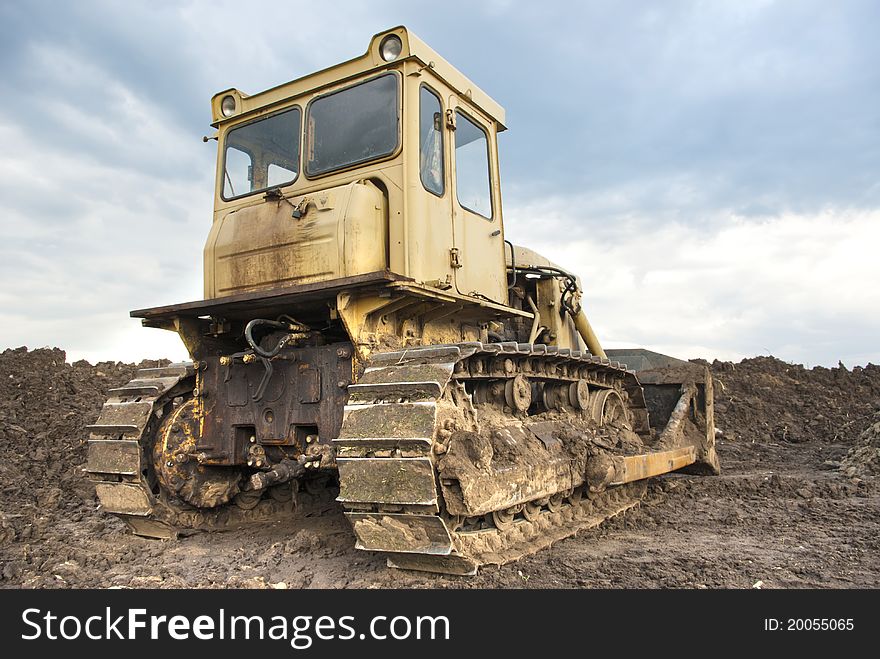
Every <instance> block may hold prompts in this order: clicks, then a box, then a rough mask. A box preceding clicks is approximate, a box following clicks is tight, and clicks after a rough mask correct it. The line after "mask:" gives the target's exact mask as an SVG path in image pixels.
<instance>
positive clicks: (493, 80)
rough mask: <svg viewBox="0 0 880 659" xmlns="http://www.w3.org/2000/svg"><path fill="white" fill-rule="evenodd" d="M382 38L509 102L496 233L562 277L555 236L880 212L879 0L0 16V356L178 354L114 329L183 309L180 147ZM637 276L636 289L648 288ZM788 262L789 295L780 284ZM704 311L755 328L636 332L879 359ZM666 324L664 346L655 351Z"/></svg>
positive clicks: (45, 10)
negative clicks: (422, 46)
mask: <svg viewBox="0 0 880 659" xmlns="http://www.w3.org/2000/svg"><path fill="white" fill-rule="evenodd" d="M342 13H344V14H345V16H346V20H345V22H344V25H342V26H340V24H339V20H338V19H339V16H340V14H342ZM398 23H405V24H407V25H409V27H411V28H412V29H413V30H414V31H416V32H417V33H418V34H419V35H420V36H421V37H422V38H424V39H425V40H426V41H427V42H428V43H430V44H431V45H432V46H433V47H435V48H436V49H437V50H438V51H439V52H440V53H441V54H443V55H444V56H445V57H447V58H448V59H449V60H450V61H451V62H452V63H453V64H455V65H456V66H458V67H459V68H460V69H461V70H462V71H464V72H465V73H466V74H467V75H468V76H469V77H471V78H472V79H473V80H474V81H476V82H477V83H478V84H479V85H480V86H481V87H483V88H484V89H486V91H488V92H489V93H490V94H492V95H493V96H494V97H495V98H496V99H497V100H499V101H500V102H501V103H502V105H504V106H505V107H506V108H507V111H508V124H509V126H510V128H511V130H510V132H509V133H507V134H505V135H503V136H502V138H501V149H502V171H503V174H504V182H503V185H504V193H505V209H506V212H507V215H508V227H507V230H508V234H509V236H510V237H512V238H514V239H515V240H517V241H519V242H523V243H533V244H537V245H539V246H540V247H541V248H542V249H544V250H545V251H547V252H548V253H549V254H551V255H552V256H554V257H557V255H558V258H570V259H572V260H573V261H574V263H572V267H577V266H578V261H579V260H580V259H578V258H577V257H572V253H571V251H570V250H569V249H568V248H567V247H565V248H564V247H563V246H561V244H560V240H558V239H557V238H554V239H553V240H547V239H546V238H545V237H546V236H547V235H549V234H550V233H551V232H552V233H553V234H554V235H555V236H558V237H561V238H562V239H563V241H564V242H566V243H568V242H572V241H573V240H575V241H578V240H588V241H589V242H588V243H583V245H582V253H587V252H588V251H589V250H595V249H602V248H603V247H604V248H605V249H606V251H607V252H609V253H614V254H615V255H617V257H618V258H619V259H622V260H623V263H622V265H623V266H624V268H623V269H624V270H628V269H629V265H628V264H627V263H626V259H627V256H626V249H624V248H625V247H626V246H627V244H628V243H633V245H632V250H631V251H632V252H634V253H641V252H642V250H643V249H646V248H645V246H644V245H642V242H643V240H644V239H643V237H642V236H646V235H647V236H651V235H654V234H653V233H652V231H657V230H659V229H662V228H663V227H680V226H684V227H687V229H688V231H691V232H693V235H695V236H699V237H700V239H701V240H703V241H704V242H705V243H706V244H712V245H714V246H715V248H716V249H720V248H721V246H720V243H719V242H718V240H717V237H718V236H719V235H724V234H723V232H724V231H726V230H727V229H728V228H729V227H730V226H731V225H732V223H733V222H734V220H733V219H732V218H735V222H739V223H741V222H751V223H754V224H755V226H758V227H760V226H764V225H767V226H768V227H771V228H768V230H767V235H768V236H771V235H775V234H773V231H774V230H773V229H772V227H776V226H778V225H779V222H781V221H782V220H780V218H783V217H788V216H789V215H790V214H800V215H802V216H803V217H805V218H816V217H819V216H822V217H825V216H823V215H822V214H823V213H824V214H826V215H827V219H826V220H823V221H825V222H827V223H829V224H830V225H831V226H839V227H841V228H850V227H852V226H854V225H853V224H852V223H848V220H845V218H847V217H850V215H851V214H853V213H856V214H858V213H862V212H868V213H870V212H874V211H876V210H877V209H878V208H880V118H878V114H877V108H878V107H880V67H877V66H876V63H877V62H878V61H880V40H878V39H877V38H876V35H877V33H878V27H880V5H877V3H874V2H870V1H867V0H866V1H864V2H858V1H844V2H837V3H825V2H819V1H817V0H807V1H802V2H795V1H789V2H768V1H763V0H756V1H751V2H741V3H721V2H718V3H703V2H685V1H681V2H666V3H662V4H657V3H649V2H625V3H618V4H615V5H611V4H608V3H598V2H590V3H559V4H553V3H546V2H545V3H540V4H539V5H536V4H534V3H512V2H498V1H496V2H491V3H487V4H481V5H475V4H474V3H452V4H450V3H446V4H444V5H443V7H442V8H440V7H438V6H437V5H427V4H423V5H414V4H413V3H411V2H405V1H403V0H399V1H392V2H384V3H383V2H376V3H370V4H369V5H368V6H367V5H364V4H363V3H354V2H352V3H349V4H347V5H346V6H345V7H344V8H340V7H339V6H338V5H336V4H334V5H333V6H327V7H323V6H316V5H315V4H314V3H310V2H289V3H277V2H255V3H248V5H247V6H246V7H244V6H242V5H240V4H239V3H233V2H220V3H211V2H197V1H193V2H181V3H177V4H173V3H117V2H109V1H103V2H102V1H92V2H77V3H55V2H48V1H46V0H43V1H36V2H18V3H16V2H6V3H3V4H2V5H0V95H2V98H3V99H4V103H3V104H2V105H0V143H2V145H3V147H4V148H3V149H2V150H0V228H2V230H3V232H4V236H5V240H4V243H3V245H2V246H0V276H2V278H3V285H2V287H0V302H2V306H3V310H2V312H0V317H2V318H0V320H2V321H3V324H2V327H3V329H2V330H0V343H3V344H4V345H18V344H23V343H28V344H31V345H38V344H43V343H46V344H58V345H61V346H65V347H68V348H70V349H72V351H73V353H74V354H76V355H85V356H89V357H98V356H101V357H112V356H119V357H124V358H133V357H137V356H156V354H157V353H156V352H153V351H156V350H161V351H168V350H173V349H176V348H172V346H176V344H175V343H174V337H173V336H167V337H166V336H164V335H163V334H162V333H157V332H153V331H151V332H146V331H144V330H140V329H139V328H138V327H137V323H136V322H134V321H131V320H128V319H127V318H126V315H127V311H128V309H130V308H134V307H141V306H149V305H152V304H162V303H168V302H174V301H181V300H184V299H193V298H197V297H199V296H200V294H201V287H200V271H201V255H200V249H201V246H202V244H203V241H204V238H205V236H206V235H207V231H208V227H209V223H210V212H211V193H212V181H211V177H212V176H213V158H214V148H215V146H214V143H211V144H210V145H204V144H202V143H201V140H200V139H199V138H200V137H201V135H203V134H206V133H207V132H208V131H209V130H210V128H209V127H208V122H209V120H210V117H209V106H208V101H209V98H210V96H211V95H212V94H213V93H215V92H216V91H218V90H220V89H223V88H226V87H229V86H235V87H239V88H241V89H243V90H244V91H251V92H254V91H259V90H260V89H262V88H266V87H270V86H273V85H276V84H279V83H281V82H284V81H286V80H289V79H292V78H295V77H298V76H300V75H303V74H305V73H308V72H310V71H312V70H315V69H317V68H321V67H324V66H329V65H331V64H333V63H335V62H337V61H340V60H342V59H346V58H348V57H351V56H354V55H356V54H359V53H360V52H362V51H363V49H364V47H365V46H366V44H367V41H368V39H369V36H370V35H371V34H373V33H374V32H377V31H379V30H381V29H384V28H386V27H388V26H391V25H396V24H398ZM848 214H849V215H848ZM859 217H863V216H859ZM841 218H844V219H841ZM786 221H787V220H786ZM811 222H812V220H810V221H807V220H804V221H803V223H802V225H798V226H804V227H805V228H806V229H807V230H812V229H810V227H814V226H815V225H814V224H811ZM858 226H860V227H864V226H867V225H866V224H864V223H861V224H858ZM536 227H537V228H539V230H540V235H536ZM749 235H752V234H749ZM754 235H756V236H760V235H761V234H760V232H759V233H758V234H754ZM658 239H660V238H659V237H658ZM768 239H769V238H768ZM826 240H827V238H826ZM578 244H581V243H578ZM743 249H745V248H743ZM840 249H841V250H843V249H844V247H840ZM747 254H748V251H747V250H746V251H745V252H744V257H745V256H747ZM837 257H838V258H839V261H835V262H834V263H831V264H829V267H835V268H837V269H840V268H843V270H844V271H847V270H846V268H847V267H848V266H847V263H846V260H847V258H846V254H845V253H840V254H838V256H837ZM608 267H609V268H612V267H615V265H614V263H611V264H609V266H608ZM688 267H691V268H698V267H699V264H694V263H689V265H688ZM658 269H662V268H661V267H660V266H659V265H656V264H655V265H653V266H651V267H643V268H642V269H641V270H640V271H639V272H638V273H637V274H634V275H633V276H636V277H640V278H641V282H640V283H639V285H642V286H644V285H645V282H648V283H650V282H651V281H652V277H653V276H655V275H656V273H657V272H658ZM692 272H693V274H694V276H695V277H696V276H698V275H699V270H698V269H696V270H692ZM783 272H784V274H785V276H786V277H788V278H789V279H791V280H792V281H791V284H790V285H791V286H796V285H797V278H798V274H797V271H796V269H792V268H788V269H785V268H783ZM853 272H856V273H857V274H858V275H859V276H861V277H865V276H866V272H865V270H864V269H863V268H862V269H858V270H855V271H853ZM870 274H871V273H867V275H868V276H869V278H870ZM873 274H875V275H876V274H878V273H877V272H876V270H875V271H874V273H873ZM774 276H775V275H774ZM876 279H877V278H876V276H875V277H874V278H873V280H874V281H876ZM785 281H787V280H784V279H783V280H780V282H781V283H779V284H778V286H779V288H778V289H776V290H777V291H778V294H779V295H784V294H785V286H786V284H785ZM606 283H607V285H608V286H613V285H614V282H613V281H611V280H609V281H608V282H606ZM637 283H638V282H637ZM862 285H864V282H863V283H862ZM614 290H616V291H617V292H618V293H619V294H621V295H623V294H625V293H626V287H625V286H624V287H623V288H619V289H614ZM595 295H596V300H597V306H598V309H597V311H600V312H602V313H606V314H609V316H608V317H606V320H605V321H602V320H601V319H600V320H599V321H598V322H599V324H600V325H602V324H603V323H604V325H605V326H606V327H607V328H608V329H609V331H611V332H612V334H613V335H614V336H612V337H611V338H612V339H615V338H617V339H626V338H627V337H629V336H631V337H632V340H638V341H640V342H646V341H647V342H650V341H651V336H650V335H649V334H647V333H645V332H642V331H641V330H639V331H638V332H632V331H630V329H629V328H628V326H627V325H626V323H625V322H624V321H623V320H622V319H621V318H620V314H621V313H622V311H621V310H622V309H623V308H624V307H623V306H615V305H614V304H613V303H612V302H611V296H609V295H603V293H602V290H601V289H600V290H599V291H598V292H597V293H596V294H595ZM822 299H823V300H825V299H826V297H822ZM829 299H830V298H829ZM603 300H604V301H603ZM707 300H709V301H710V302H711V303H712V304H711V306H712V313H713V314H714V315H717V316H719V317H721V318H725V317H726V318H728V319H729V320H730V323H732V324H735V323H736V322H737V319H741V318H743V317H745V316H748V317H749V318H753V319H754V320H753V321H750V322H751V323H752V324H750V325H749V327H748V328H742V330H741V331H740V332H739V333H737V334H736V336H735V337H733V336H731V337H729V338H727V339H726V340H728V341H730V342H731V343H730V344H728V345H727V346H724V345H722V344H720V343H718V342H713V341H711V340H709V339H707V340H705V341H702V342H701V341H699V340H698V339H699V337H698V336H697V335H693V334H692V333H688V332H682V331H679V330H677V329H676V326H675V319H674V318H664V320H663V322H662V323H660V324H662V325H663V327H664V328H671V329H664V330H663V333H662V334H659V333H658V335H657V338H656V339H655V340H656V341H662V342H664V343H666V344H676V345H678V346H679V348H680V349H682V350H683V349H685V348H687V346H688V345H689V346H695V347H699V346H702V347H704V348H705V349H706V350H708V351H715V352H716V353H717V354H722V353H724V352H725V350H727V351H729V352H731V353H736V354H753V353H755V352H761V351H764V349H765V348H766V347H772V348H773V349H774V350H778V351H780V354H781V356H783V357H786V356H792V358H795V357H794V356H797V358H798V359H803V360H806V361H809V359H810V355H811V354H813V353H811V352H810V351H811V350H815V351H816V352H815V354H816V355H819V354H820V353H821V357H818V356H817V357H815V359H817V360H818V359H822V360H824V361H830V362H831V363H833V362H834V360H836V357H835V355H837V354H841V355H843V354H844V353H845V354H846V355H849V356H851V357H852V359H855V360H860V361H867V360H869V359H873V360H874V361H878V359H880V358H878V355H880V352H878V349H877V348H876V347H875V346H874V345H873V344H874V338H873V337H874V336H875V335H876V329H877V327H878V324H877V318H876V317H875V316H874V315H872V314H870V313H868V312H865V313H860V312H859V311H858V307H847V308H846V309H845V310H842V311H839V312H838V314H837V315H836V316H834V315H833V314H832V315H829V314H815V313H813V309H811V308H810V303H809V301H808V300H807V301H805V300H801V299H799V298H798V299H796V300H793V301H792V302H791V303H790V304H789V302H786V305H785V308H786V311H785V314H788V317H789V318H791V317H796V318H797V320H796V322H795V324H796V325H798V327H796V328H795V329H797V331H796V332H793V331H792V323H791V322H789V321H788V320H787V319H786V316H785V315H783V312H781V311H780V312H777V313H775V314H774V312H773V311H772V310H766V309H765V311H764V312H763V314H762V315H760V317H758V316H755V315H754V314H750V313H749V310H750V309H751V308H752V307H753V306H754V300H753V299H751V298H750V297H749V296H748V295H747V294H741V295H734V294H733V293H732V292H730V291H728V292H727V294H726V296H725V297H724V298H723V299H717V300H712V299H711V298H707ZM648 302H649V301H642V302H641V303H643V304H647V303H648ZM762 304H766V300H765V299H762ZM792 305H794V306H792ZM798 305H800V306H798ZM854 309H855V310H854ZM658 313H659V311H658ZM725 314H726V316H725ZM844 318H845V319H846V320H845V322H844V321H843V320H842V319H844ZM683 334H684V335H687V336H688V339H687V341H686V342H685V343H682V342H678V343H676V341H674V340H673V339H674V338H675V336H676V335H678V336H681V335H683ZM157 335H160V336H161V338H155V337H156V336H157ZM719 336H724V337H727V335H724V334H723V333H722V334H720V335H719ZM134 337H137V338H134ZM141 337H144V338H141ZM147 337H149V338H147ZM733 343H735V345H733ZM177 354H178V355H180V354H181V353H177ZM708 356H711V355H708Z"/></svg>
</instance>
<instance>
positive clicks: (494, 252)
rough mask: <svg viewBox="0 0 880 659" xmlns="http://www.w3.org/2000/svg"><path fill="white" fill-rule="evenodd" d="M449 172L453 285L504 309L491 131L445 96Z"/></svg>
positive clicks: (503, 270) (475, 115)
mask: <svg viewBox="0 0 880 659" xmlns="http://www.w3.org/2000/svg"><path fill="white" fill-rule="evenodd" d="M446 125H447V128H449V129H450V130H449V134H450V139H449V144H450V152H451V153H450V156H451V157H450V159H449V162H450V165H451V167H450V168H451V170H452V192H453V194H452V224H453V245H454V249H453V250H452V254H451V261H452V265H453V269H454V272H455V284H456V288H457V290H458V292H459V293H461V294H462V295H478V296H482V297H486V298H489V299H490V300H492V301H494V302H499V303H501V304H507V270H506V266H505V261H504V233H503V228H502V222H501V195H500V187H499V185H498V163H497V153H498V152H497V149H496V142H495V127H494V125H493V124H492V122H490V121H489V120H487V119H485V118H484V117H481V116H480V114H479V113H478V112H477V111H476V110H474V109H473V108H470V107H469V106H468V105H467V104H465V103H464V102H460V99H458V98H457V97H456V96H451V97H450V99H449V105H448V107H447V110H446Z"/></svg>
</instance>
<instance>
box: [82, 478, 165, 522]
mask: <svg viewBox="0 0 880 659" xmlns="http://www.w3.org/2000/svg"><path fill="white" fill-rule="evenodd" d="M95 491H96V493H97V495H98V499H99V500H100V501H101V505H102V506H104V509H105V510H107V511H109V512H111V513H122V514H125V515H138V516H141V517H143V516H146V515H149V514H150V513H152V512H153V506H152V504H151V503H150V500H149V498H148V497H147V493H146V492H145V491H144V490H143V488H141V487H140V486H138V485H132V484H130V483H97V484H96V485H95Z"/></svg>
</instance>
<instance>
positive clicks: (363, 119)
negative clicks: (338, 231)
mask: <svg viewBox="0 0 880 659" xmlns="http://www.w3.org/2000/svg"><path fill="white" fill-rule="evenodd" d="M398 114H399V113H398V104H397V76H396V75H395V74H393V73H386V74H385V75H381V76H379V77H378V78H373V79H372V80H367V81H366V82H361V83H358V84H356V85H353V86H351V87H346V88H345V89H342V90H340V91H337V92H331V93H330V94H327V95H325V96H320V97H318V98H316V99H315V100H314V101H312V102H311V103H310V104H309V108H308V142H307V144H308V158H307V159H306V174H308V175H309V176H315V175H318V174H325V173H327V172H332V171H335V170H337V169H343V168H345V167H349V166H351V165H356V164H360V163H363V162H366V161H368V160H374V159H376V158H382V157H384V156H389V155H391V154H392V153H394V151H395V150H396V149H397V143H398V133H399V130H398V123H399V120H400V118H399V116H398Z"/></svg>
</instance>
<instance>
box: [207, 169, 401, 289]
mask: <svg viewBox="0 0 880 659" xmlns="http://www.w3.org/2000/svg"><path fill="white" fill-rule="evenodd" d="M257 197H259V198H260V200H261V201H263V203H260V204H258V205H253V206H246V207H243V208H241V209H239V210H238V211H236V212H234V213H228V214H226V215H223V216H222V217H220V219H219V220H218V221H217V222H215V223H214V225H213V227H212V229H211V233H210V235H209V237H208V242H207V245H206V246H205V298H208V299H210V298H217V297H222V296H226V295H235V294H237V293H245V292H250V291H259V290H273V289H275V288H278V287H279V286H285V285H290V284H306V283H311V282H315V281H326V280H330V279H338V278H342V277H348V276H352V275H359V274H364V273H368V272H377V271H380V270H385V269H386V268H387V267H388V263H387V260H388V259H387V244H388V223H387V219H386V218H387V214H388V208H387V200H386V197H385V195H384V194H382V192H381V191H380V190H379V188H378V187H377V186H376V185H375V184H374V183H371V182H369V181H354V182H351V183H348V184H347V185H342V186H338V187H333V188H330V189H327V190H322V191H320V192H317V193H313V194H310V195H296V196H293V197H290V198H289V199H284V200H279V201H268V202H267V201H265V200H263V195H260V194H259V193H258V194H257ZM294 208H298V209H301V211H300V212H301V217H299V218H295V217H293V215H292V213H293V210H294Z"/></svg>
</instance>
